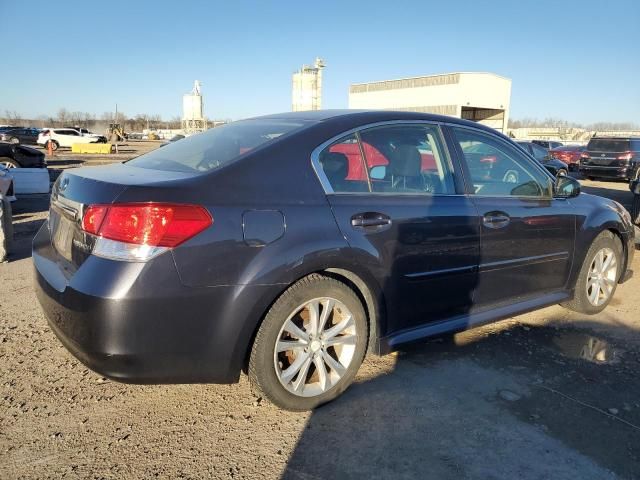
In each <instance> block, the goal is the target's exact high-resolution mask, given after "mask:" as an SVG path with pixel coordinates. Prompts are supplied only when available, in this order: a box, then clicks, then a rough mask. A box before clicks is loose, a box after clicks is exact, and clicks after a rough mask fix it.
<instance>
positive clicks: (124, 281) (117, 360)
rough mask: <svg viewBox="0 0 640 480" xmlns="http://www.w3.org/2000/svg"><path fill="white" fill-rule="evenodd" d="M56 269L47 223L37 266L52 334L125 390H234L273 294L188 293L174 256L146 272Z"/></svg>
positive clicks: (105, 265) (137, 267)
mask: <svg viewBox="0 0 640 480" xmlns="http://www.w3.org/2000/svg"><path fill="white" fill-rule="evenodd" d="M60 261H61V260H60V259H59V257H58V256H57V253H56V252H55V250H54V249H53V248H52V247H51V243H50V241H49V231H48V227H47V224H46V223H45V225H44V226H43V227H42V228H41V229H40V231H39V232H38V234H37V235H36V237H35V238H34V243H33V262H34V267H35V287H36V294H37V298H38V300H39V302H40V304H41V305H42V308H43V310H44V312H45V314H46V316H47V319H48V322H49V325H50V326H51V329H52V330H53V332H54V333H55V334H56V336H57V337H58V338H59V339H60V341H61V342H62V343H63V345H64V346H65V347H66V348H67V349H68V350H69V351H70V352H71V353H72V354H73V355H74V356H75V357H76V358H78V359H79V360H80V361H81V362H82V363H84V364H85V365H86V366H88V367H89V368H91V369H92V370H94V371H96V372H98V373H100V374H102V375H104V376H106V377H109V378H111V379H114V380H118V381H122V382H127V383H233V382H236V381H237V380H238V378H239V375H240V372H241V370H242V368H243V367H244V363H245V359H246V353H247V348H248V347H249V345H250V342H251V339H252V335H253V333H254V331H255V328H256V325H257V324H258V321H259V319H260V318H261V314H262V312H263V311H264V310H262V311H260V308H266V307H265V306H264V305H265V304H263V303H262V300H261V299H266V298H269V297H270V295H272V294H273V289H274V288H275V287H274V286H262V285H261V286H246V285H240V286H223V287H208V288H191V287H185V286H184V285H182V284H181V282H180V280H179V277H178V274H177V271H176V269H175V264H174V261H173V258H172V256H171V254H170V253H169V254H164V255H160V256H159V257H157V258H156V259H154V260H152V261H151V262H148V263H146V264H141V263H127V262H118V261H113V260H106V259H102V258H98V257H94V256H90V257H89V258H88V259H87V260H86V261H85V262H84V263H83V264H82V265H81V266H80V267H79V268H78V269H77V271H75V273H74V274H73V275H72V276H70V277H69V278H67V277H68V274H67V273H65V270H64V268H63V267H62V266H61V264H60V263H59V262H60ZM266 305H268V303H267V304H266ZM257 312H260V313H257Z"/></svg>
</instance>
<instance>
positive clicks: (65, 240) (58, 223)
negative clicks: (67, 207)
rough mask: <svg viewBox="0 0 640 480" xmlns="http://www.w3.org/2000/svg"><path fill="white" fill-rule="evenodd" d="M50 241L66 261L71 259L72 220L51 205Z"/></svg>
mask: <svg viewBox="0 0 640 480" xmlns="http://www.w3.org/2000/svg"><path fill="white" fill-rule="evenodd" d="M49 228H50V229H51V242H52V244H53V247H54V248H55V249H56V251H57V252H58V253H59V254H60V255H61V256H62V257H63V258H64V259H65V260H67V261H69V262H71V261H72V260H73V237H74V234H75V230H76V226H75V223H74V221H73V220H71V219H69V218H67V217H66V216H65V215H64V214H63V213H62V212H60V211H58V210H57V209H56V208H55V207H52V209H51V211H50V213H49Z"/></svg>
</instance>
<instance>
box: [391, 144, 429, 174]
mask: <svg viewBox="0 0 640 480" xmlns="http://www.w3.org/2000/svg"><path fill="white" fill-rule="evenodd" d="M421 167H422V157H421V156H420V152H419V151H418V149H417V147H414V146H413V145H398V146H397V147H396V149H395V150H394V151H393V152H392V154H391V161H390V162H389V167H388V168H389V172H390V174H391V175H395V176H402V177H417V176H419V175H420V170H421Z"/></svg>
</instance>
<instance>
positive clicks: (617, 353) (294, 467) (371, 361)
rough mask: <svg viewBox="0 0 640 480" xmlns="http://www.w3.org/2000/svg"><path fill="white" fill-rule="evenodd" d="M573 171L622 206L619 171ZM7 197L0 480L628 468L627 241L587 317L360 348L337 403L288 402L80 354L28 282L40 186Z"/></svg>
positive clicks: (450, 475) (631, 315)
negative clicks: (99, 362) (126, 374)
mask: <svg viewBox="0 0 640 480" xmlns="http://www.w3.org/2000/svg"><path fill="white" fill-rule="evenodd" d="M61 161H65V160H64V159H61ZM69 161H73V160H72V159H71V160H69ZM73 165H74V164H69V165H68V166H73ZM52 167H53V165H52ZM55 168H56V167H53V168H52V170H55ZM583 185H584V187H585V191H588V192H591V193H595V194H599V195H603V196H608V197H610V198H615V199H617V200H618V201H621V202H622V203H623V204H625V205H626V206H627V207H628V206H629V204H630V201H631V196H630V194H629V192H628V189H627V186H626V184H624V183H608V182H588V181H584V182H583ZM14 207H15V211H14V222H15V231H16V240H17V242H16V249H15V252H14V254H13V256H12V257H11V259H10V262H9V263H6V264H2V265H0V365H1V366H2V367H1V368H0V478H153V477H160V478H278V477H283V478H299V479H316V478H437V479H463V478H474V479H475V478H478V479H490V478H495V479H503V478H504V479H507V478H508V479H512V478H519V479H523V480H526V479H542V478H553V479H576V478H580V479H608V478H623V479H633V478H640V382H639V381H638V371H639V368H640V314H639V313H638V312H640V300H639V298H640V295H639V294H638V292H639V291H640V255H636V259H635V262H634V265H633V268H634V269H635V271H636V276H635V277H634V278H632V279H631V280H630V281H629V282H627V283H625V284H623V285H621V286H619V288H618V290H617V293H616V295H615V298H614V300H613V302H612V304H611V305H610V306H609V307H608V308H607V309H606V310H605V311H604V312H602V313H601V314H599V315H596V316H592V317H590V316H586V315H580V314H576V313H572V312H569V311H567V310H564V309H563V308H561V307H559V306H555V307H550V308H547V309H544V310H541V311H538V312H535V313H532V314H528V315H522V316H519V317H514V318H511V319H508V320H505V321H502V322H499V323H495V324H492V325H488V326H485V327H481V328H477V329H474V330H471V331H468V332H465V333H462V334H458V335H455V336H448V337H444V338H439V339H434V340H430V341H426V342H422V343H420V344H416V345H412V346H409V347H405V348H403V349H402V350H401V351H399V352H397V353H395V354H393V355H389V356H386V357H382V358H378V357H370V358H368V359H367V360H366V361H365V363H364V364H363V366H362V368H361V370H360V373H359V375H358V379H357V381H356V383H355V384H354V385H353V386H352V387H351V388H350V389H349V390H348V391H347V392H346V394H345V395H343V396H342V397H340V398H339V399H338V400H337V401H335V402H334V403H332V404H329V405H326V406H324V407H322V408H320V409H318V410H316V411H314V412H310V413H291V412H285V411H281V410H278V409H277V408H275V407H273V406H272V405H270V404H268V403H266V402H264V401H261V400H260V399H256V398H254V397H252V396H251V394H250V391H249V387H248V382H247V381H246V379H245V378H243V379H242V380H241V382H240V384H238V385H166V386H139V385H125V384H120V383H115V382H112V381H109V380H106V379H104V378H102V377H101V376H99V375H98V374H96V373H94V372H92V371H90V370H88V369H87V368H85V367H84V366H83V365H82V364H80V363H79V362H78V361H77V360H76V359H74V358H73V357H72V356H71V354H69V353H68V352H67V351H66V350H65V349H64V348H63V347H62V345H61V344H60V343H59V342H58V340H57V339H56V338H55V336H54V334H53V333H52V332H51V330H50V329H49V328H48V326H47V323H46V320H45V318H44V315H43V314H42V312H41V310H40V307H39V305H38V303H37V301H36V298H35V296H34V293H33V289H32V281H33V279H32V266H31V259H30V241H31V238H32V237H33V235H34V233H35V231H36V229H37V228H38V227H39V226H40V225H41V224H42V222H43V221H44V219H45V218H46V210H47V208H48V200H47V198H46V196H41V197H34V198H31V199H28V200H24V199H23V200H19V201H18V203H17V204H15V206H14ZM177 321H179V320H177Z"/></svg>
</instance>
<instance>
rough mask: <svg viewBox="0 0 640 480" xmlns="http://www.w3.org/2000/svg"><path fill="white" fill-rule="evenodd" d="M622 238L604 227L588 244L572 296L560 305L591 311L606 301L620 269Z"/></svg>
mask: <svg viewBox="0 0 640 480" xmlns="http://www.w3.org/2000/svg"><path fill="white" fill-rule="evenodd" d="M621 268H622V242H621V241H620V240H619V239H618V237H616V236H615V235H614V234H613V233H611V232H609V231H604V232H602V233H600V235H598V236H597V237H596V239H595V240H594V241H593V243H592V244H591V247H590V248H589V251H588V252H587V255H586V256H585V259H584V262H583V264H582V267H581V269H580V273H579V274H578V280H577V281H576V285H575V293H574V297H573V299H572V300H571V301H569V302H566V303H563V304H562V306H563V307H566V308H568V309H570V310H573V311H575V312H579V313H586V314H588V315H594V314H596V313H599V312H601V311H602V310H604V309H605V308H606V306H607V305H609V302H610V301H611V298H613V294H614V293H615V291H616V287H617V286H618V280H619V279H620V276H621V274H622V272H621V271H620V269H621Z"/></svg>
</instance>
